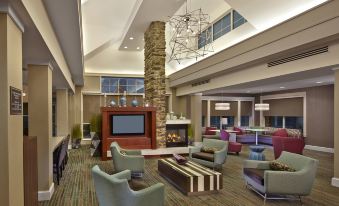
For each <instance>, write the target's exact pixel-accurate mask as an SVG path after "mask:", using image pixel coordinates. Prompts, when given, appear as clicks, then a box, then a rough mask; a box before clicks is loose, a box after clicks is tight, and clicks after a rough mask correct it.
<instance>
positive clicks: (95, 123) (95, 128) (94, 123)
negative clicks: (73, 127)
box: [89, 115, 98, 139]
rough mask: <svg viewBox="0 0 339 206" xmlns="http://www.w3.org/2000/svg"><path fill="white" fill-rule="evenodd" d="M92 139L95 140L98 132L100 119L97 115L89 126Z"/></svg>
mask: <svg viewBox="0 0 339 206" xmlns="http://www.w3.org/2000/svg"><path fill="white" fill-rule="evenodd" d="M89 129H90V134H91V139H93V137H94V135H95V134H96V133H97V132H98V118H97V115H93V116H92V118H91V122H90V125H89Z"/></svg>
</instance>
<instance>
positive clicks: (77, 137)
mask: <svg viewBox="0 0 339 206" xmlns="http://www.w3.org/2000/svg"><path fill="white" fill-rule="evenodd" d="M81 138H82V133H81V127H80V124H76V125H74V126H73V128H72V148H73V149H78V148H79V147H80V143H81Z"/></svg>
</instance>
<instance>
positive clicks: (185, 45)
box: [168, 0, 213, 63]
mask: <svg viewBox="0 0 339 206" xmlns="http://www.w3.org/2000/svg"><path fill="white" fill-rule="evenodd" d="M209 20H210V17H209V15H208V14H205V13H203V12H202V10H201V8H200V9H197V10H193V11H189V10H188V5H187V0H186V12H185V14H182V15H174V16H173V17H172V18H171V19H170V20H169V22H168V23H169V25H170V27H171V28H170V29H171V39H170V41H169V46H170V48H171V53H170V59H169V61H172V60H176V61H177V62H178V63H180V61H181V60H184V59H197V58H198V57H203V56H205V55H206V54H207V53H209V52H213V46H212V34H211V32H212V31H211V29H207V28H208V27H209V26H210V22H209ZM202 33H203V35H202V36H201V34H202ZM199 37H200V38H201V41H204V42H205V43H204V45H203V46H202V47H201V48H199V47H198V41H199Z"/></svg>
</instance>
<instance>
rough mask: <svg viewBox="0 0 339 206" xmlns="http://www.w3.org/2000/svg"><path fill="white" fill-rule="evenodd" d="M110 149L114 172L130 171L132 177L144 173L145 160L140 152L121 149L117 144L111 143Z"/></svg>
mask: <svg viewBox="0 0 339 206" xmlns="http://www.w3.org/2000/svg"><path fill="white" fill-rule="evenodd" d="M110 149H111V154H112V160H113V165H114V168H115V171H116V172H121V171H124V170H131V172H132V174H133V175H134V174H140V173H144V168H145V158H144V156H142V155H141V151H140V150H125V149H121V148H120V146H119V145H118V143H117V142H112V144H111V147H110Z"/></svg>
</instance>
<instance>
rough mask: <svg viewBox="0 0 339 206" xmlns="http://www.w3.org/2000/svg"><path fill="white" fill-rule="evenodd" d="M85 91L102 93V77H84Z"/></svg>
mask: <svg viewBox="0 0 339 206" xmlns="http://www.w3.org/2000/svg"><path fill="white" fill-rule="evenodd" d="M83 91H88V92H100V91H101V82H100V76H84V87H83Z"/></svg>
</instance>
